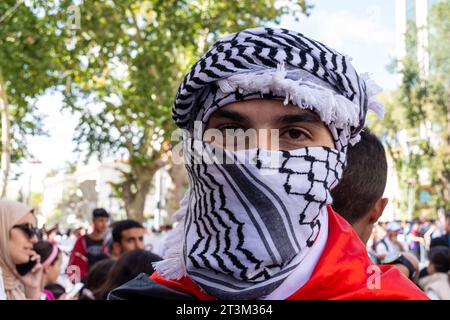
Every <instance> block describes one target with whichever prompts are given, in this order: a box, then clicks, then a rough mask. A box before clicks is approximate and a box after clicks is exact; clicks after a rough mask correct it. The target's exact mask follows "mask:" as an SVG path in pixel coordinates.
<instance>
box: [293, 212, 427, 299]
mask: <svg viewBox="0 0 450 320" xmlns="http://www.w3.org/2000/svg"><path fill="white" fill-rule="evenodd" d="M328 230H329V231H328V240H327V244H326V246H325V249H324V251H323V253H322V256H321V257H320V259H319V261H318V262H317V265H316V267H315V269H314V271H313V273H312V275H311V278H310V279H309V280H308V282H307V283H306V284H305V285H304V286H303V287H302V288H300V290H298V291H297V292H296V293H294V294H293V295H291V296H290V297H289V298H288V299H291V300H307V299H313V300H318V299H333V300H342V299H351V300H377V299H383V300H397V299H401V300H405V299H409V300H422V299H425V300H427V299H428V297H427V296H426V295H425V294H424V293H423V292H422V291H421V290H420V289H419V288H417V287H416V285H415V284H414V283H413V282H411V281H410V280H409V279H408V278H406V277H405V276H404V275H403V274H402V273H401V272H400V271H398V269H397V268H395V267H394V266H388V265H374V264H373V263H372V261H371V260H370V258H369V256H368V255H367V251H366V247H365V245H364V243H363V242H362V241H361V240H360V238H359V237H358V235H357V234H356V232H355V231H354V230H353V228H352V226H351V225H350V224H349V223H348V222H347V221H346V220H345V219H344V218H342V217H341V216H340V215H339V214H337V213H336V212H334V211H333V209H332V208H331V207H330V206H328Z"/></svg>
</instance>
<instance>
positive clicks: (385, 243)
mask: <svg viewBox="0 0 450 320" xmlns="http://www.w3.org/2000/svg"><path fill="white" fill-rule="evenodd" d="M400 231H401V226H400V224H399V223H398V222H396V221H391V222H389V223H388V224H387V226H386V236H385V237H384V238H382V239H381V240H380V242H378V244H377V246H376V254H377V257H379V259H384V258H385V257H386V256H390V255H392V254H397V253H400V252H405V247H404V246H403V244H402V243H401V242H400V241H398V239H397V237H398V234H399V232H400Z"/></svg>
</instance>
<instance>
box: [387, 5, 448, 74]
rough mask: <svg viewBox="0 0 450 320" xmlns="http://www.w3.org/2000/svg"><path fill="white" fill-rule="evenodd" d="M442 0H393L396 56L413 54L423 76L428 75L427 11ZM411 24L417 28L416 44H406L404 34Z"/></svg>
mask: <svg viewBox="0 0 450 320" xmlns="http://www.w3.org/2000/svg"><path fill="white" fill-rule="evenodd" d="M439 1H442V0H395V32H396V58H397V59H398V60H401V59H403V58H404V57H405V56H406V55H415V56H416V57H417V61H418V63H419V66H420V69H421V71H422V73H423V75H424V76H427V75H428V72H429V67H430V57H429V54H428V35H429V11H430V9H431V7H432V6H433V5H434V4H435V3H437V2H439ZM411 26H415V27H416V28H417V45H416V46H415V47H412V46H408V44H407V42H406V34H407V32H408V31H409V28H411Z"/></svg>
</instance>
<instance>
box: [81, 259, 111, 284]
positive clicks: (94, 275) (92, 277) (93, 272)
mask: <svg viewBox="0 0 450 320" xmlns="http://www.w3.org/2000/svg"><path fill="white" fill-rule="evenodd" d="M113 265H114V261H113V260H112V259H110V258H106V259H103V260H100V261H98V262H96V263H94V265H93V266H92V267H90V268H89V273H88V275H87V278H86V288H88V289H89V290H91V291H95V290H97V289H98V288H100V287H101V286H102V285H103V284H104V283H105V282H106V279H107V278H108V272H109V270H111V268H112V267H113Z"/></svg>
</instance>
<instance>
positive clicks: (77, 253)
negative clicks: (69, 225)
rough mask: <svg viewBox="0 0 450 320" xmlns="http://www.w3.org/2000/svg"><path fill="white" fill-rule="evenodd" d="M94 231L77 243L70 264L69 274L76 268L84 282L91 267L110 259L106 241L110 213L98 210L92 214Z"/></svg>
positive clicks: (80, 238)
mask: <svg viewBox="0 0 450 320" xmlns="http://www.w3.org/2000/svg"><path fill="white" fill-rule="evenodd" d="M92 222H93V231H92V233H91V234H88V235H85V236H81V237H79V238H78V239H77V241H76V242H75V245H74V247H73V250H72V253H71V255H70V259H69V264H68V269H67V272H68V273H72V272H74V270H75V268H76V269H78V270H77V271H76V273H77V274H79V276H80V278H81V280H84V279H85V277H86V276H87V274H88V272H89V268H90V266H92V265H94V263H96V262H97V261H100V260H102V259H105V258H107V257H108V248H107V245H106V243H105V240H104V236H105V233H106V231H107V230H108V225H109V213H108V212H106V210H105V209H102V208H97V209H94V211H93V212H92Z"/></svg>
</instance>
